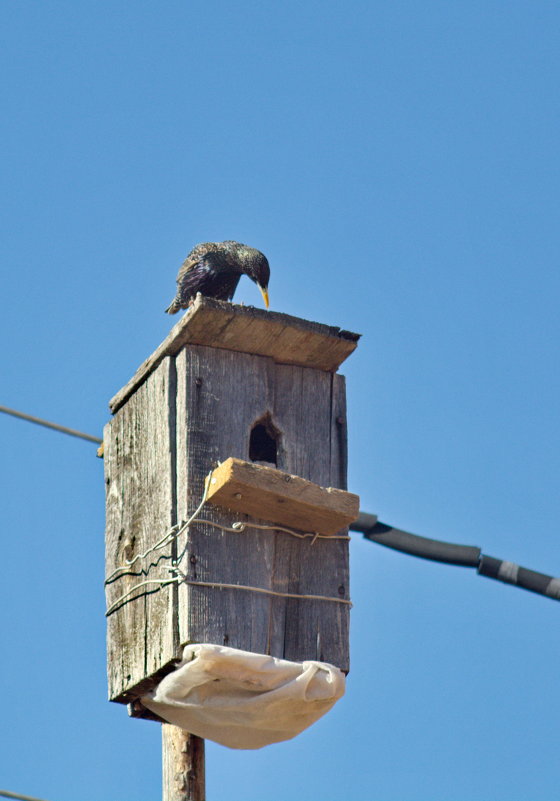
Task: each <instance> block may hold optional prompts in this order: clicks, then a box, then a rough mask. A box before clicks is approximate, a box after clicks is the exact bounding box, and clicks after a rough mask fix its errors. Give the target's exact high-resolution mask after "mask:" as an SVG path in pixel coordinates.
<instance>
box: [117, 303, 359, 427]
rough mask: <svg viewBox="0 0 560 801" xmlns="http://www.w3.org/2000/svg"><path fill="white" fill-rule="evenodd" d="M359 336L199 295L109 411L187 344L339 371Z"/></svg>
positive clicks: (331, 327)
mask: <svg viewBox="0 0 560 801" xmlns="http://www.w3.org/2000/svg"><path fill="white" fill-rule="evenodd" d="M359 338H360V335H359V334H353V333H352V332H351V331H342V330H341V329H340V328H336V327H335V326H330V325H324V324H323V323H314V322H311V321H310V320H302V319H300V318H299V317H291V316H290V315H288V314H279V313H278V312H267V311H264V309H256V308H254V307H253V306H238V305H234V304H233V303H227V302H225V301H222V300H215V299H213V298H206V297H203V296H202V295H200V294H199V295H197V296H196V300H195V301H194V303H193V305H192V306H191V307H190V308H189V309H188V310H187V312H186V313H185V314H184V315H183V317H182V318H181V320H179V322H178V323H177V324H176V325H175V326H173V328H172V329H171V331H170V333H169V335H168V336H167V337H166V338H165V339H164V341H163V342H162V343H161V345H160V346H159V347H158V348H157V350H155V351H154V353H152V355H151V356H150V357H149V358H148V359H146V361H145V362H144V363H143V364H142V365H141V366H140V367H139V368H138V370H137V371H136V373H135V375H134V376H133V377H132V378H131V380H130V381H129V382H128V383H127V384H126V385H125V386H124V387H123V388H122V389H121V390H120V391H119V392H117V394H116V395H115V396H114V397H113V398H112V399H111V401H110V402H109V408H110V409H111V411H112V412H113V414H114V413H115V412H116V411H117V410H118V409H120V407H121V406H122V405H123V403H125V401H126V400H127V399H128V398H129V397H130V396H131V395H132V394H133V393H134V392H135V391H136V389H137V388H138V387H139V386H140V385H141V384H143V383H144V381H145V380H146V378H147V377H148V375H150V373H152V372H153V371H154V370H155V369H156V367H158V365H159V364H161V362H162V361H163V359H164V358H165V357H166V356H176V355H177V354H178V353H179V351H180V350H182V348H184V347H185V345H210V346H212V347H214V348H224V349H225V350H230V351H238V352H240V353H251V354H254V355H256V356H269V357H271V358H272V359H273V360H274V361H275V362H276V363H277V364H293V365H298V366H299V367H312V368H315V369H317V370H326V371H329V372H335V371H336V370H337V369H338V367H339V366H340V365H341V364H342V362H343V361H344V360H345V359H346V358H347V357H348V356H349V355H350V354H351V353H352V352H353V351H354V350H355V349H356V346H357V343H358V339H359Z"/></svg>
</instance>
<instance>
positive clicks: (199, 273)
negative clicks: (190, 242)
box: [165, 240, 270, 314]
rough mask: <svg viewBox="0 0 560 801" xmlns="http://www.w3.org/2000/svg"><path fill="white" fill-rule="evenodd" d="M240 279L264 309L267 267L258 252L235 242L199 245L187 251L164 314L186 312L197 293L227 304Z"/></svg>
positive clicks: (266, 292) (263, 258) (266, 303)
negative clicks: (257, 292) (252, 288)
mask: <svg viewBox="0 0 560 801" xmlns="http://www.w3.org/2000/svg"><path fill="white" fill-rule="evenodd" d="M242 275H248V276H249V278H250V279H251V280H252V281H254V282H255V284H256V285H257V286H258V288H259V289H260V290H261V292H262V296H263V298H264V302H265V305H266V308H267V309H268V282H269V279H270V267H269V266H268V261H267V260H266V256H264V255H263V254H262V253H261V252H260V250H255V248H250V247H249V246H248V245H242V244H240V243H239V242H233V241H231V240H228V241H226V242H203V243H202V244H200V245H197V246H196V247H195V248H193V249H192V250H191V252H190V253H189V255H188V256H187V258H186V259H185V261H184V262H183V264H182V266H181V269H180V270H179V273H178V275H177V294H176V295H175V297H174V299H173V300H172V301H171V305H170V306H169V308H167V309H166V310H165V311H166V312H167V313H168V314H175V313H176V312H178V311H179V309H187V308H188V307H189V306H190V305H191V303H192V302H193V300H194V299H195V297H196V293H197V292H200V293H201V294H202V295H206V296H207V297H209V298H217V299H218V300H231V299H232V297H233V293H234V292H235V290H236V288H237V284H238V283H239V279H240V278H241V276H242Z"/></svg>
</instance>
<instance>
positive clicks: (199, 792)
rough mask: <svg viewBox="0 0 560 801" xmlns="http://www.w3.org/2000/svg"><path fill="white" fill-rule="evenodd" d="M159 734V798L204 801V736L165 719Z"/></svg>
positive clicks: (167, 800)
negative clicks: (185, 729)
mask: <svg viewBox="0 0 560 801" xmlns="http://www.w3.org/2000/svg"><path fill="white" fill-rule="evenodd" d="M161 738H162V739H161V747H162V757H163V758H162V768H163V770H162V777H163V795H162V799H163V801H205V798H206V789H205V776H204V740H201V738H200V737H195V735H194V734H189V733H188V732H186V731H183V730H182V729H178V728H177V726H170V725H169V724H168V723H164V724H163V725H162V727H161Z"/></svg>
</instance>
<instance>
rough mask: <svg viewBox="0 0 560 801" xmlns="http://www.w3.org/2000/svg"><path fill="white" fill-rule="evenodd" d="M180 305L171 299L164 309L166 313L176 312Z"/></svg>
mask: <svg viewBox="0 0 560 801" xmlns="http://www.w3.org/2000/svg"><path fill="white" fill-rule="evenodd" d="M180 308H181V307H180V306H179V304H178V303H177V301H176V300H173V301H171V303H170V305H169V306H168V307H167V309H166V310H165V311H166V313H167V314H177V312H178V311H179V309H180Z"/></svg>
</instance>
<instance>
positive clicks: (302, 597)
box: [169, 568, 352, 606]
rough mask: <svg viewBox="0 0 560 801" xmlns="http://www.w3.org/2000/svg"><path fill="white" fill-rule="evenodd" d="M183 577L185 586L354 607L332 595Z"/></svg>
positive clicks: (350, 603) (349, 602) (343, 599)
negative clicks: (242, 591)
mask: <svg viewBox="0 0 560 801" xmlns="http://www.w3.org/2000/svg"><path fill="white" fill-rule="evenodd" d="M169 569H170V570H176V568H169ZM178 572H179V571H178ZM180 575H181V579H180V580H181V581H182V582H184V583H185V584H192V585H193V586H195V587H216V588H218V589H224V590H247V591H248V592H261V593H263V595H275V596H276V597H277V598H296V599H298V600H303V601H332V602H333V603H337V604H347V605H348V606H352V601H348V600H346V598H332V597H331V596H330V595H302V594H299V593H295V592H278V591H277V590H266V589H263V588H262V587H251V586H249V585H247V584H225V583H224V582H221V581H193V580H192V579H188V578H186V577H183V574H182V573H180Z"/></svg>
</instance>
